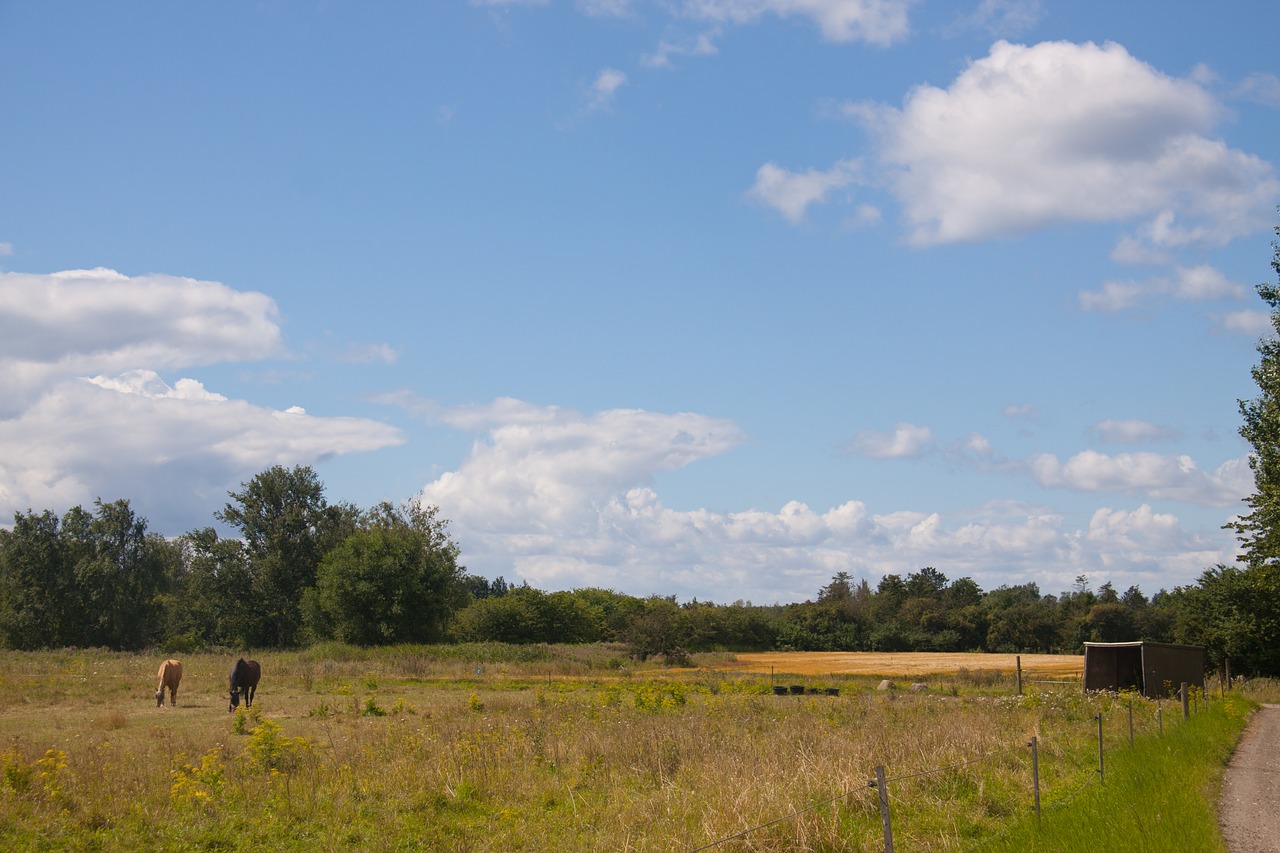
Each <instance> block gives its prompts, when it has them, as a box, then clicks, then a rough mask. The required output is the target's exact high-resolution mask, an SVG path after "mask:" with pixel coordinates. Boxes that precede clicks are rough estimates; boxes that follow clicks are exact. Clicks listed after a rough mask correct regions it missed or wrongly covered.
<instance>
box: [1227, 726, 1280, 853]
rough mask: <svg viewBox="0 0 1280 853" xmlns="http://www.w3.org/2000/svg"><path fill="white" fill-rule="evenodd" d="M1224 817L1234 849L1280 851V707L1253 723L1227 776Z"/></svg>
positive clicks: (1255, 852)
mask: <svg viewBox="0 0 1280 853" xmlns="http://www.w3.org/2000/svg"><path fill="white" fill-rule="evenodd" d="M1219 819H1220V820H1221V822H1222V837H1223V838H1224V839H1226V842H1227V849H1228V850H1230V851H1231V853H1280V705H1264V706H1263V707H1262V710H1261V711H1259V712H1258V713H1257V714H1256V715H1255V716H1254V718H1253V719H1252V720H1250V721H1249V727H1248V728H1247V729H1245V733H1244V737H1242V738H1240V744H1239V745H1238V746H1237V747H1236V751H1235V755H1233V756H1231V763H1230V764H1228V765H1227V773H1226V776H1225V777H1224V778H1223V780H1222V800H1221V814H1220V817H1219Z"/></svg>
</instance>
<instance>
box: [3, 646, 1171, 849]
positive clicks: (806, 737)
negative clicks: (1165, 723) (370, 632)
mask: <svg viewBox="0 0 1280 853" xmlns="http://www.w3.org/2000/svg"><path fill="white" fill-rule="evenodd" d="M158 657H160V656H152V657H140V656H131V655H121V654H114V653H109V652H59V653H53V652H50V653H37V654H18V653H3V654H0V695H2V696H5V697H6V699H5V702H4V703H3V704H2V705H0V770H2V772H3V775H0V845H2V846H4V847H5V848H6V849H13V850H37V849H93V848H95V847H141V848H144V849H174V850H188V849H193V848H217V849H225V850H239V849H250V848H253V849H262V848H263V847H266V848H267V849H274V850H293V849H297V850H304V849H305V850H315V849H328V850H346V849H359V850H402V849H430V850H456V851H511V850H545V849H558V850H604V849H608V850H631V851H671V850H693V849H697V848H699V847H701V846H704V845H708V844H711V843H713V842H716V841H717V840H720V839H725V838H729V837H731V836H735V835H737V834H739V833H743V832H744V831H745V830H750V829H752V828H754V827H760V826H761V825H765V824H768V825H765V826H763V827H762V828H759V829H755V830H754V831H751V832H748V833H746V834H745V835H743V836H741V837H739V838H734V839H732V840H729V841H726V842H725V843H723V844H720V845H718V846H717V847H716V848H715V849H719V850H750V851H775V850H776V851H782V850H831V851H854V850H879V849H883V848H882V842H881V835H880V814H879V809H878V794H877V791H875V790H874V789H871V788H869V787H868V780H870V779H871V778H872V777H873V776H874V768H875V767H876V766H877V765H882V766H884V768H885V770H886V773H887V775H889V776H890V778H891V780H892V781H891V783H890V795H891V800H892V802H893V809H894V823H895V828H896V830H897V832H898V833H899V838H900V839H901V840H900V842H899V847H900V849H911V850H963V849H966V848H967V846H968V845H970V844H971V843H973V842H974V841H977V840H981V839H983V838H987V837H990V836H991V835H993V834H995V833H998V832H1000V831H1002V829H1003V828H1004V827H1006V826H1007V825H1008V824H1009V823H1010V822H1011V821H1014V820H1016V819H1017V818H1018V817H1020V816H1021V815H1023V814H1025V812H1026V810H1027V809H1028V808H1029V805H1030V796H1031V794H1030V766H1029V751H1028V750H1027V748H1026V743H1027V742H1028V741H1029V739H1030V737H1031V736H1032V735H1036V736H1037V737H1038V738H1039V739H1040V741H1041V747H1040V759H1041V774H1042V784H1043V785H1044V787H1045V793H1044V796H1045V797H1046V798H1047V799H1051V798H1052V797H1054V796H1055V795H1059V794H1062V793H1063V792H1065V791H1067V790H1070V789H1074V788H1075V787H1076V786H1078V784H1079V783H1080V782H1081V780H1087V779H1088V777H1089V775H1090V774H1091V773H1094V772H1096V771H1095V769H1094V767H1095V765H1096V723H1095V722H1094V715H1095V714H1097V713H1099V712H1100V711H1102V712H1103V713H1104V727H1105V729H1106V731H1105V735H1104V736H1105V738H1106V739H1107V740H1108V741H1110V742H1112V743H1115V744H1117V745H1118V744H1120V743H1121V742H1123V741H1125V740H1126V739H1127V705H1126V704H1125V703H1126V702H1127V700H1126V699H1125V698H1124V697H1114V698H1112V697H1086V696H1083V695H1082V694H1079V693H1078V692H1075V691H1069V692H1062V693H1058V694H1053V693H1045V694H1035V695H1034V696H1028V697H1022V698H1019V697H1015V696H1011V695H1009V693H1008V690H1007V686H1006V685H1004V684H1003V683H1002V682H1001V681H999V680H992V681H991V683H990V684H989V685H986V687H990V690H988V691H987V692H983V691H984V689H985V688H984V686H983V683H984V682H985V681H986V679H972V680H973V681H975V682H978V683H977V684H970V683H965V682H963V681H955V680H951V681H946V680H939V681H938V682H936V683H935V684H933V685H932V689H931V690H929V691H928V692H924V693H913V692H910V691H890V692H880V691H877V690H875V689H874V686H873V685H872V683H871V682H870V681H860V680H858V679H843V680H839V681H835V680H832V679H827V681H826V682H824V685H822V686H830V685H831V684H833V683H838V684H839V686H840V688H841V694H840V695H839V696H836V697H831V696H826V695H821V696H818V695H805V696H774V695H772V691H771V690H770V689H769V686H770V685H769V680H768V678H767V677H763V678H762V677H737V678H735V677H726V676H724V675H722V674H717V673H714V672H711V671H698V670H695V671H682V672H677V671H666V670H664V669H662V668H660V667H652V668H644V667H638V666H637V664H635V663H634V662H632V661H630V660H628V659H627V658H626V657H625V656H624V655H621V654H620V653H619V652H618V651H617V650H616V649H601V648H592V649H552V648H542V649H516V648H512V647H491V646H476V647H471V648H469V649H459V648H458V647H451V648H434V647H412V648H409V647H404V648H399V649H392V650H386V649H383V650H362V649H351V648H349V647H341V646H329V647H325V648H318V649H311V650H308V651H305V652H299V653H271V654H262V655H259V656H258V659H259V660H260V661H261V662H262V665H263V679H262V684H261V685H260V688H259V693H258V698H257V701H256V702H255V704H254V707H253V709H252V710H251V711H245V710H244V709H241V710H240V711H238V712H237V713H236V714H228V713H227V711H226V693H225V680H226V671H227V670H228V669H229V667H230V664H231V662H232V661H233V660H234V657H235V655H234V654H229V655H192V656H187V657H186V658H185V659H184V661H183V663H184V669H185V672H186V676H185V678H184V680H183V684H182V687H181V689H180V691H179V705H178V707H177V708H168V707H166V708H162V709H157V708H156V707H155V703H154V698H153V692H154V689H155V688H154V681H153V679H154V671H155V666H154V663H155V660H154V659H153V658H155V659H158ZM811 686H819V685H811ZM1121 708H1124V709H1125V713H1124V714H1121V713H1120V712H1119V710H1118V709H1121ZM1155 713H1156V708H1155V706H1154V704H1153V703H1147V702H1145V701H1144V700H1138V702H1137V725H1138V728H1139V733H1142V732H1147V733H1150V732H1151V731H1153V730H1154V724H1155V720H1156V716H1155ZM1167 713H1168V711H1167V709H1166V714H1167ZM1167 719H1168V718H1167V717H1166V720H1167ZM793 815H794V816H793Z"/></svg>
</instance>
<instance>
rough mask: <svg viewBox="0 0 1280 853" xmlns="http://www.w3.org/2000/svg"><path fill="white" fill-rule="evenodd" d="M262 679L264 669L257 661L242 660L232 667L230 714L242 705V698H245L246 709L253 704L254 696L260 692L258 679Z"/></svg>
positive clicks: (228, 708)
mask: <svg viewBox="0 0 1280 853" xmlns="http://www.w3.org/2000/svg"><path fill="white" fill-rule="evenodd" d="M261 677H262V667H260V666H258V662H257V661H256V660H245V659H244V658H240V660H238V661H236V665H235V666H233V667H231V704H230V705H228V706H227V712H228V713H230V712H231V711H234V710H235V709H236V706H237V705H239V704H240V697H241V696H243V697H244V705H245V707H246V708H248V707H249V706H250V705H252V704H253V694H254V693H256V692H257V691H258V679H259V678H261Z"/></svg>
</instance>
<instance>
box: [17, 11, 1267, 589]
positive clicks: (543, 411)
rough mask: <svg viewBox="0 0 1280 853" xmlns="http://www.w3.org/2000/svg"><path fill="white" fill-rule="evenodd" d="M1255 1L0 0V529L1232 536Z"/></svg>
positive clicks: (1169, 539) (1036, 556) (1260, 256)
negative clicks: (131, 516)
mask: <svg viewBox="0 0 1280 853" xmlns="http://www.w3.org/2000/svg"><path fill="white" fill-rule="evenodd" d="M1277 44H1280V4H1277V3H1275V2H1273V0H1257V2H1244V1H1243V0H1241V2H1232V0H1224V2H1222V3H1215V4H1206V3H1203V2H1198V0H1195V1H1194V2H1179V0H1169V1H1168V2H1161V3H1115V2H1113V1H1112V0H1103V1H1102V2H1092V0H969V1H968V2H962V0H952V1H951V2H929V0H470V2H468V0H433V1H432V2H428V3H415V2H374V3H368V2H363V0H361V2H354V0H325V2H311V3H307V2H276V0H261V2H239V3H182V4H171V3H160V2H135V0H120V2H114V3H109V4H108V3H90V2H70V3H40V2H29V0H0V85H2V86H3V95H2V97H0V520H2V521H3V522H6V523H8V524H10V525H11V523H12V519H13V516H14V513H19V512H26V511H28V510H34V511H37V512H39V511H42V510H45V509H50V510H53V511H54V512H56V513H59V514H61V513H62V512H65V511H66V510H67V509H68V508H70V507H72V506H75V505H83V506H85V507H92V504H93V501H94V500H96V499H101V500H103V501H112V500H116V499H118V498H127V499H128V500H129V501H130V502H131V505H132V506H133V508H134V510H135V511H136V512H137V513H138V514H139V515H142V516H144V517H145V518H146V519H147V521H148V524H149V529H150V530H151V531H152V532H157V533H162V534H166V535H180V534H182V533H184V532H187V531H190V530H194V529H198V528H203V527H208V526H217V525H216V522H215V520H214V517H213V516H214V513H215V512H216V511H217V510H219V509H221V508H222V507H223V506H224V505H225V504H226V503H227V501H228V492H229V491H233V490H237V489H238V488H239V487H240V485H241V484H243V483H244V482H246V481H248V480H249V479H250V478H252V477H253V476H254V475H255V474H257V473H259V472H261V471H263V470H265V469H267V468H269V467H271V466H273V465H284V466H294V465H310V466H312V467H313V468H314V469H315V470H316V472H317V474H318V475H319V477H320V479H321V480H322V481H323V482H324V484H325V494H326V497H327V499H328V500H329V501H330V502H339V501H346V502H350V503H354V504H356V505H358V506H362V507H371V506H373V505H375V504H377V503H378V502H380V501H384V500H386V501H391V502H393V503H400V502H402V501H406V500H421V501H424V502H426V503H428V504H432V505H436V506H438V507H439V508H440V513H441V515H442V516H443V517H445V518H448V519H449V520H450V522H451V523H450V527H449V530H450V533H451V535H452V536H453V538H454V539H455V541H456V542H457V543H458V545H459V547H460V549H461V562H462V563H463V564H464V565H465V566H466V568H467V570H468V571H469V572H472V573H475V574H479V575H483V576H485V577H489V578H496V577H499V576H501V577H504V578H505V579H506V580H507V581H508V582H512V583H521V582H528V583H529V584H531V585H533V586H535V587H538V588H540V589H544V590H557V589H573V588H579V587H587V586H595V587H604V588H609V589H614V590H617V591H619V592H624V593H628V594H632V595H640V596H647V595H652V594H660V595H675V596H677V597H678V598H679V599H680V600H682V601H686V600H691V599H698V600H702V601H706V600H710V601H716V602H721V603H729V602H733V601H739V600H742V601H751V602H753V603H756V604H772V603H786V602H792V601H801V600H805V599H808V598H812V597H814V596H815V595H816V594H817V591H818V590H819V589H820V588H821V587H822V586H824V585H825V584H826V583H828V582H829V581H830V579H831V577H832V576H833V575H835V574H836V573H837V572H848V573H849V574H850V575H851V576H853V577H854V578H856V579H866V580H867V581H868V582H870V584H871V586H872V587H873V588H874V587H875V586H876V585H877V584H878V583H879V581H880V579H881V578H882V577H883V576H884V575H885V574H888V573H898V574H903V575H905V574H906V573H909V572H914V571H918V570H920V569H921V568H924V567H934V568H936V569H937V570H938V571H940V572H942V573H943V574H944V575H946V576H947V577H948V578H950V579H952V580H954V579H957V578H960V577H971V578H973V579H974V580H975V581H976V582H977V583H978V584H979V585H980V586H981V587H982V588H983V589H994V588H997V587H999V586H1001V585H1005V584H1010V585H1012V584H1021V583H1027V582H1035V583H1037V584H1038V585H1039V587H1040V589H1041V591H1042V592H1044V593H1058V592H1061V591H1063V590H1068V589H1071V588H1073V587H1074V586H1075V583H1076V579H1077V578H1079V577H1080V576H1084V577H1085V578H1086V579H1087V582H1088V583H1089V584H1090V585H1092V586H1093V587H1095V588H1096V587H1097V586H1099V585H1101V584H1102V583H1106V582H1110V583H1112V584H1113V586H1114V587H1115V588H1116V589H1118V590H1121V591H1123V590H1125V589H1127V588H1128V587H1130V586H1134V585H1136V586H1139V587H1140V588H1141V589H1142V590H1143V591H1144V592H1146V593H1147V594H1148V595H1150V594H1152V593H1154V592H1156V591H1157V590H1159V589H1172V588H1174V587H1176V586H1180V585H1185V584H1189V583H1193V582H1194V581H1195V580H1196V578H1197V577H1198V576H1199V575H1200V574H1201V572H1203V571H1204V570H1205V569H1206V568H1209V567H1211V566H1213V565H1215V564H1217V563H1231V562H1234V561H1235V560H1236V557H1237V551H1238V543H1237V542H1236V540H1235V537H1234V534H1233V533H1232V532H1231V531H1229V530H1223V529H1222V525H1223V524H1224V523H1226V522H1228V521H1230V520H1231V519H1232V518H1233V517H1235V515H1236V514H1238V513H1240V512H1241V511H1243V510H1244V509H1245V507H1244V505H1243V504H1242V503H1241V500H1242V498H1244V497H1245V496H1247V495H1248V494H1250V493H1251V492H1252V490H1253V478H1252V473H1251V471H1250V470H1249V467H1248V454H1249V447H1248V445H1247V444H1246V443H1245V442H1244V441H1243V440H1242V439H1241V438H1240V436H1239V434H1238V429H1239V426H1240V415H1239V400H1241V399H1248V398H1251V397H1253V396H1255V394H1256V393H1257V389H1256V386H1254V384H1253V381H1252V378H1251V375H1250V369H1251V368H1252V366H1253V365H1254V364H1255V363H1256V361H1257V352H1256V345H1257V342H1258V340H1259V337H1260V336H1261V335H1264V334H1267V333H1268V332H1269V331H1270V325H1269V318H1268V315H1267V313H1266V311H1265V305H1264V304H1263V303H1262V301H1261V300H1260V299H1259V298H1258V297H1257V294H1256V292H1255V290H1254V288H1255V287H1256V286H1257V285H1258V284H1260V283H1263V282H1270V283H1273V284H1274V283H1275V277H1274V274H1273V273H1272V271H1271V269H1270V260H1271V253H1272V249H1271V241H1272V239H1273V238H1274V234H1273V229H1274V228H1275V226H1276V225H1277V224H1280V213H1278V212H1277V205H1278V204H1280V173H1278V163H1280V51H1277V50H1276V45H1277Z"/></svg>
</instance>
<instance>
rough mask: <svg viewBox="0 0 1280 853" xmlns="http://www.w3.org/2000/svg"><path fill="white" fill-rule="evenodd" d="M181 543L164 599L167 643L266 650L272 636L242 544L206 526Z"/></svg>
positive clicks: (178, 647)
mask: <svg viewBox="0 0 1280 853" xmlns="http://www.w3.org/2000/svg"><path fill="white" fill-rule="evenodd" d="M180 544H181V548H182V559H181V561H180V563H179V566H178V570H177V572H176V574H175V577H174V580H173V588H172V591H171V592H170V593H169V595H168V596H166V598H165V632H166V638H165V639H166V644H167V645H169V646H170V647H172V648H174V649H175V650H181V649H189V650H191V651H195V650H197V649H199V648H201V647H203V646H206V645H222V646H231V647H238V648H247V647H252V646H260V645H264V640H265V637H266V634H267V633H268V632H267V631H266V629H265V626H264V625H263V623H262V620H261V618H260V616H259V608H258V607H257V605H256V601H255V595H254V583H253V571H252V569H251V567H250V563H249V553H248V549H246V548H245V545H244V543H243V542H242V541H240V540H239V539H227V538H223V537H220V536H219V535H218V532H217V531H216V530H214V529H213V528H212V527H206V528H203V529H200V530H193V531H191V532H190V533H188V534H186V535H185V536H183V537H182V538H181V540H180Z"/></svg>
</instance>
